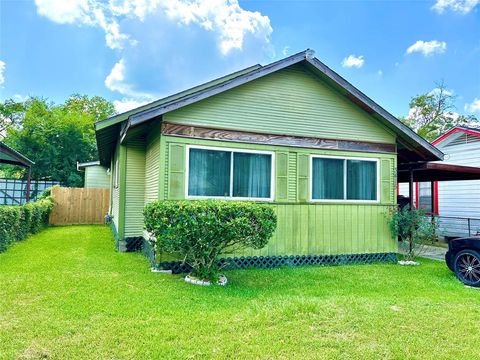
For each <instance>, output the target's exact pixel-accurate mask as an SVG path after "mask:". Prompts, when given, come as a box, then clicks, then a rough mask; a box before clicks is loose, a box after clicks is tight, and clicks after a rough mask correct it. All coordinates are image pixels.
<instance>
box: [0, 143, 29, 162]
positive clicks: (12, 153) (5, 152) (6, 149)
mask: <svg viewBox="0 0 480 360" xmlns="http://www.w3.org/2000/svg"><path fill="white" fill-rule="evenodd" d="M0 163H1V164H11V165H19V166H24V167H30V166H32V165H34V164H35V163H34V162H33V161H32V160H30V159H29V158H27V157H26V156H25V155H22V154H20V153H19V152H18V151H17V150H15V149H12V148H11V147H10V146H8V145H7V144H5V143H3V142H1V141H0Z"/></svg>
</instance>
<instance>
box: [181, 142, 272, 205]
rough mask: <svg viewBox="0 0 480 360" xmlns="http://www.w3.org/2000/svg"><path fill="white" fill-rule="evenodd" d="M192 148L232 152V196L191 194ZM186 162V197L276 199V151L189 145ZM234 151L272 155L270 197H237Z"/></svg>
mask: <svg viewBox="0 0 480 360" xmlns="http://www.w3.org/2000/svg"><path fill="white" fill-rule="evenodd" d="M190 149H201V150H213V151H228V152H230V153H231V155H230V156H231V157H230V194H232V195H231V196H198V195H189V194H188V187H189V183H188V181H189V175H190ZM186 150H187V151H186V162H185V167H186V171H185V177H186V179H185V199H222V200H252V201H267V202H268V201H273V200H274V199H275V152H274V151H266V150H249V149H239V148H224V147H216V146H203V145H187V147H186ZM234 153H244V154H260V155H270V156H271V161H272V163H271V166H270V168H271V174H270V197H269V198H258V197H235V196H233V154H234Z"/></svg>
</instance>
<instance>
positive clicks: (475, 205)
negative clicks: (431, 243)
mask: <svg viewBox="0 0 480 360" xmlns="http://www.w3.org/2000/svg"><path fill="white" fill-rule="evenodd" d="M433 144H434V145H435V146H436V147H437V148H438V149H440V150H441V151H442V152H443V153H444V154H445V158H444V160H443V162H444V163H447V164H452V165H464V166H477V167H480V129H478V128H471V127H464V126H457V127H455V128H453V129H451V130H450V131H448V132H447V133H445V134H443V135H442V136H440V137H439V138H438V139H436V140H435V141H434V142H433ZM417 188H418V190H417V192H416V193H418V198H419V201H417V204H419V207H421V208H426V209H427V210H428V211H431V206H425V205H424V203H425V202H424V201H423V202H422V199H423V198H424V197H425V196H429V194H430V184H425V183H418V184H417ZM433 191H434V199H435V204H434V213H435V214H436V215H438V216H439V218H440V231H439V233H440V234H441V235H443V236H446V237H457V236H468V235H469V233H470V235H475V234H477V232H480V180H466V181H439V182H435V184H434V188H433Z"/></svg>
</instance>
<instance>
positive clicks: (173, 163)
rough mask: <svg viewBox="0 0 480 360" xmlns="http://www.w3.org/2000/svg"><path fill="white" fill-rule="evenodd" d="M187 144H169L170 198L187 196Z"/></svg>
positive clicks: (176, 198)
mask: <svg viewBox="0 0 480 360" xmlns="http://www.w3.org/2000/svg"><path fill="white" fill-rule="evenodd" d="M185 167H186V164H185V145H183V144H169V151H168V199H172V200H179V199H184V198H185Z"/></svg>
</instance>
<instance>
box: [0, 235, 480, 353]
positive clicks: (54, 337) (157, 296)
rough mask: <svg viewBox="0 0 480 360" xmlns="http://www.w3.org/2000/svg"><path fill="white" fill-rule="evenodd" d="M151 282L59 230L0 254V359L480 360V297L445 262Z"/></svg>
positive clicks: (106, 248)
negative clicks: (219, 282)
mask: <svg viewBox="0 0 480 360" xmlns="http://www.w3.org/2000/svg"><path fill="white" fill-rule="evenodd" d="M421 261H422V265H421V266H419V267H402V266H398V265H387V264H381V265H357V266H341V267H317V268H315V267H304V268H296V269H289V268H284V269H274V270H241V271H231V272H227V276H228V279H229V281H230V284H229V285H228V286H227V287H225V288H221V287H199V286H194V285H189V284H187V283H185V282H183V281H182V280H181V277H180V276H177V275H175V276H172V275H166V274H155V273H151V272H150V271H149V267H148V263H147V261H146V259H145V258H144V257H143V256H142V255H141V254H131V253H130V254H122V253H116V252H114V251H113V240H112V238H111V235H110V231H109V229H108V228H105V227H100V226H76V227H55V228H49V229H47V230H44V231H42V232H41V233H39V234H37V235H35V236H32V237H30V238H28V239H27V240H26V241H24V242H21V243H18V244H16V245H15V246H13V247H12V248H11V249H9V250H8V252H6V253H4V254H0V284H1V285H0V358H2V359H14V358H41V357H44V358H57V359H85V358H88V359H107V358H111V359H131V358H142V359H146V358H168V359H175V358H181V359H186V358H212V357H213V358H247V359H248V358H266V359H272V358H280V359H291V358H325V359H328V358H330V359H378V358H382V359H405V358H417V359H460V358H467V357H468V358H475V357H476V358H479V357H480V353H479V352H478V343H479V341H480V306H479V305H480V291H478V290H475V289H469V288H465V287H464V286H463V285H461V284H460V283H459V282H458V281H457V280H456V279H455V277H454V276H453V274H452V273H451V272H450V271H449V270H448V269H447V268H446V266H445V265H444V264H443V263H441V262H434V261H428V260H421Z"/></svg>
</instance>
